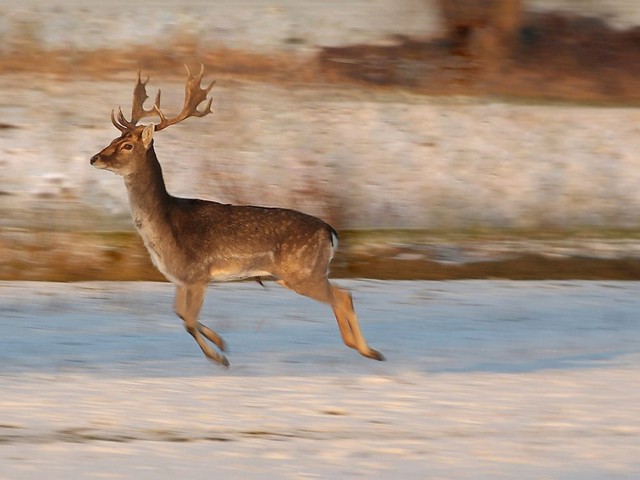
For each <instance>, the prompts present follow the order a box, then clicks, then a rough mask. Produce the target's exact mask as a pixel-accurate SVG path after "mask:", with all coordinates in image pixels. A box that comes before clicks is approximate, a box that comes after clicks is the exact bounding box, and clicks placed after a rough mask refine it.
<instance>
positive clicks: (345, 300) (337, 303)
mask: <svg viewBox="0 0 640 480" xmlns="http://www.w3.org/2000/svg"><path fill="white" fill-rule="evenodd" d="M327 283H328V284H329V287H330V288H331V307H332V308H333V313H334V315H335V316H336V320H338V325H340V331H341V332H342V331H343V327H342V325H343V324H345V325H347V326H348V330H349V331H350V333H351V337H350V338H351V339H353V341H354V343H355V345H354V346H351V348H355V349H356V350H358V352H360V354H361V355H364V356H365V357H368V358H372V359H374V360H384V356H383V355H382V354H381V353H380V352H378V351H377V350H374V349H373V348H371V347H369V345H367V341H366V340H365V339H364V336H363V335H362V332H361V330H360V324H359V323H358V317H357V316H356V312H355V310H354V308H353V299H352V298H351V294H350V293H349V292H347V291H346V290H343V289H341V288H338V287H336V286H335V285H331V284H330V283H329V282H328V281H327ZM342 338H343V339H345V335H344V333H343V335H342ZM345 344H347V341H346V339H345ZM347 345H349V344H347Z"/></svg>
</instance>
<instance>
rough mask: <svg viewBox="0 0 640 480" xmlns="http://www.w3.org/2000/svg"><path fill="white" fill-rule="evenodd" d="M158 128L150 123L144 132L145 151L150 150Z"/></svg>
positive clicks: (143, 143)
mask: <svg viewBox="0 0 640 480" xmlns="http://www.w3.org/2000/svg"><path fill="white" fill-rule="evenodd" d="M155 128H156V126H155V125H154V124H153V123H150V124H149V125H147V126H146V127H144V130H142V145H144V148H145V150H148V149H149V147H150V146H151V142H152V141H153V132H154V131H155Z"/></svg>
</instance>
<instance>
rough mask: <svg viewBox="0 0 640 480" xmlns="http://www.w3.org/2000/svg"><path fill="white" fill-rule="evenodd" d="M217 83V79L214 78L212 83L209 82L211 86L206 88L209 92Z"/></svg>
mask: <svg viewBox="0 0 640 480" xmlns="http://www.w3.org/2000/svg"><path fill="white" fill-rule="evenodd" d="M215 84H216V81H215V80H212V81H211V83H210V84H209V86H208V87H207V88H206V89H205V90H206V92H207V94H208V93H209V92H210V91H211V89H212V88H213V86H214V85H215Z"/></svg>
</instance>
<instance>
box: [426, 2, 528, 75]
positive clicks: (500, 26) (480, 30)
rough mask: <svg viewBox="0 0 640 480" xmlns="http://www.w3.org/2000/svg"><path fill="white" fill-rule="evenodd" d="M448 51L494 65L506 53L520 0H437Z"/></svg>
mask: <svg viewBox="0 0 640 480" xmlns="http://www.w3.org/2000/svg"><path fill="white" fill-rule="evenodd" d="M438 4H439V6H440V10H441V12H442V16H443V20H444V25H445V29H446V36H447V39H448V40H449V42H450V44H451V48H452V51H453V52H454V53H456V54H459V55H464V56H469V57H471V58H472V59H473V60H477V61H479V62H480V63H481V66H482V67H485V68H488V69H494V68H496V67H497V66H498V65H500V63H501V62H502V61H503V60H504V59H505V58H506V57H507V56H508V55H509V52H510V51H511V50H512V48H513V44H514V42H515V41H516V38H517V33H518V30H519V29H520V25H521V22H522V11H523V2H522V0H438Z"/></svg>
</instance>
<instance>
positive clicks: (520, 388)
mask: <svg viewBox="0 0 640 480" xmlns="http://www.w3.org/2000/svg"><path fill="white" fill-rule="evenodd" d="M339 283H341V284H342V285H345V286H347V287H349V288H350V289H352V291H353V292H354V297H355V301H356V308H357V309H358V311H359V313H360V318H361V324H362V327H363V330H364V333H365V336H366V337H367V339H368V340H369V342H370V344H371V345H372V346H373V347H375V348H378V349H380V350H381V351H382V352H383V353H384V354H385V355H386V356H387V359H388V361H387V362H384V363H380V362H374V361H371V360H368V359H365V358H363V357H360V356H359V355H357V354H356V353H355V352H353V351H351V350H348V349H347V348H345V347H344V346H343V345H341V343H340V339H339V334H338V331H337V330H338V329H337V327H336V325H335V321H334V320H333V318H332V315H331V313H330V311H329V309H328V308H326V307H324V306H323V305H320V304H315V303H313V302H311V301H309V300H307V299H305V298H302V297H298V296H296V295H294V294H292V293H290V292H288V291H286V290H284V289H281V288H279V287H277V286H275V285H273V286H272V285H268V288H267V289H264V290H263V289H262V288H261V287H259V286H258V285H256V284H252V283H239V284H225V285H215V286H212V288H211V289H210V291H209V295H208V297H207V301H206V302H205V307H204V309H203V314H202V317H203V318H202V319H203V322H204V323H206V324H208V325H209V326H211V327H212V328H214V329H216V330H218V331H219V332H220V333H221V334H222V335H223V337H224V338H225V339H226V340H227V342H228V344H229V359H230V361H231V368H230V369H229V370H224V369H222V368H219V367H216V366H215V365H213V364H210V363H208V362H207V361H206V360H205V359H204V357H202V355H201V354H200V351H199V349H198V348H197V346H196V345H195V343H194V342H193V340H192V339H191V337H190V336H189V335H187V334H186V333H185V332H184V331H183V329H182V327H181V325H180V321H179V320H178V319H177V318H176V317H175V316H174V315H173V313H172V311H171V304H172V293H173V292H172V287H171V286H170V285H169V284H163V283H156V284H154V283H81V284H51V283H8V282H5V283H0V392H2V393H1V395H0V479H2V480H5V479H6V480H9V479H11V480H13V479H29V480H31V479H35V478H46V479H69V478H82V479H85V478H136V479H147V478H148V479H175V478H188V479H190V480H198V479H205V478H207V479H208V478H241V479H254V478H255V479H274V478H278V479H281V478H302V479H303V478H332V479H333V478H341V479H342V478H398V479H422V478H428V479H432V478H434V479H435V478H442V479H478V478H483V479H485V478H486V479H500V478H505V479H507V478H508V479H512V478H518V479H534V478H535V479H538V478H553V479H580V480H582V479H605V478H606V479H610V478H629V479H631V478H638V475H639V474H640V388H639V386H638V379H639V378H640V377H639V374H638V371H639V368H638V367H639V366H640V322H638V318H637V315H638V312H639V311H640V295H638V293H640V284H638V283H622V282H600V283H596V282H506V281H495V282H494V281H465V282H382V281H363V280H360V281H356V280H352V281H341V282H339Z"/></svg>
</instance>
